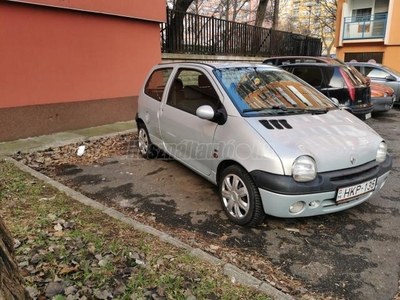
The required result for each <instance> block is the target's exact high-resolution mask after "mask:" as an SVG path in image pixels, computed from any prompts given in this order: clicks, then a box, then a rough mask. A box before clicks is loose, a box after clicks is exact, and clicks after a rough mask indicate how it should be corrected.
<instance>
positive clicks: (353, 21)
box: [343, 13, 387, 40]
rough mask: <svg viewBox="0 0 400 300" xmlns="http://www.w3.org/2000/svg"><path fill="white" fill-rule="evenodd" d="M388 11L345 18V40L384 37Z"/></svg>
mask: <svg viewBox="0 0 400 300" xmlns="http://www.w3.org/2000/svg"><path fill="white" fill-rule="evenodd" d="M386 22H387V13H379V14H374V15H358V16H352V17H345V18H344V27H343V40H361V39H365V40H367V39H382V40H383V39H384V38H385V33H386Z"/></svg>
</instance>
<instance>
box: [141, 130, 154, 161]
mask: <svg viewBox="0 0 400 300" xmlns="http://www.w3.org/2000/svg"><path fill="white" fill-rule="evenodd" d="M138 148H139V152H140V154H141V155H142V156H143V157H144V158H146V159H152V158H155V157H156V156H157V149H156V147H155V146H154V145H153V144H152V143H151V141H150V136H149V131H148V130H147V128H146V125H144V124H143V123H139V124H138Z"/></svg>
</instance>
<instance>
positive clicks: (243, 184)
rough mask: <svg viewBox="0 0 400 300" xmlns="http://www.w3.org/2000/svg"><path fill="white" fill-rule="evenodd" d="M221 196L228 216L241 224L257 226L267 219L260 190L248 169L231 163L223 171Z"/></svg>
mask: <svg viewBox="0 0 400 300" xmlns="http://www.w3.org/2000/svg"><path fill="white" fill-rule="evenodd" d="M219 196H220V200H221V204H222V208H223V209H224V211H225V213H226V215H227V216H228V218H229V219H230V220H231V221H232V222H234V223H236V224H238V225H241V226H257V225H260V224H261V223H262V222H263V221H264V219H265V213H264V209H263V205H262V202H261V196H260V192H259V191H258V188H257V186H256V185H255V183H254V181H253V179H252V178H251V176H250V175H249V173H247V171H246V170H245V169H244V168H242V167H241V166H239V165H231V166H229V167H227V168H226V169H225V170H223V171H222V173H221V176H220V181H219Z"/></svg>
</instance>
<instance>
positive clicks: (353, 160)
mask: <svg viewBox="0 0 400 300" xmlns="http://www.w3.org/2000/svg"><path fill="white" fill-rule="evenodd" d="M350 162H351V164H352V165H354V164H355V163H356V158H355V157H354V156H353V155H350Z"/></svg>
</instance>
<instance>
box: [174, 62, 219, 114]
mask: <svg viewBox="0 0 400 300" xmlns="http://www.w3.org/2000/svg"><path fill="white" fill-rule="evenodd" d="M167 105H170V106H173V107H176V108H178V109H180V110H183V111H185V112H188V113H190V114H193V115H195V114H196V110H197V108H199V107H200V106H202V105H210V106H211V107H212V108H213V109H214V110H215V109H217V108H219V106H220V100H219V97H218V94H217V92H216V91H215V88H214V87H213V85H212V84H211V81H210V80H209V78H208V77H207V75H206V74H203V73H202V72H200V71H197V70H191V69H180V70H178V73H177V75H176V76H175V78H174V80H173V83H172V86H171V89H170V92H169V94H168V99H167Z"/></svg>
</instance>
